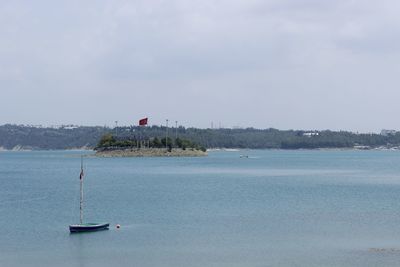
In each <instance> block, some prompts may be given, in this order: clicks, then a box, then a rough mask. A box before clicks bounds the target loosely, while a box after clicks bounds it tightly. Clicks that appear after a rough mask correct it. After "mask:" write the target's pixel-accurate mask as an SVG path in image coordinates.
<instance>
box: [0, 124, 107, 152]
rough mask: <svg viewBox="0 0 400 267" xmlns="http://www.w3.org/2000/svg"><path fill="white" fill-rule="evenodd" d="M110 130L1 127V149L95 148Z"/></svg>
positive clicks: (98, 128)
mask: <svg viewBox="0 0 400 267" xmlns="http://www.w3.org/2000/svg"><path fill="white" fill-rule="evenodd" d="M108 131H109V129H107V128H104V127H77V128H72V129H71V128H59V129H53V128H37V127H27V126H17V125H10V124H7V125H3V126H0V147H3V148H4V149H13V148H15V147H21V148H25V149H71V148H81V147H85V146H86V147H89V148H92V147H94V146H95V145H96V144H97V142H98V140H99V139H100V138H101V136H102V135H103V134H105V133H106V132H108Z"/></svg>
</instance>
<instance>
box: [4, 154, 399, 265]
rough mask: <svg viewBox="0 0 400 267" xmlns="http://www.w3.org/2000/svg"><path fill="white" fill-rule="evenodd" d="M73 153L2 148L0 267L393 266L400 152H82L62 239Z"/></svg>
mask: <svg viewBox="0 0 400 267" xmlns="http://www.w3.org/2000/svg"><path fill="white" fill-rule="evenodd" d="M82 153H88V152H79V151H78V152H77V151H68V152H66V151H58V152H0V182H1V183H0V184H1V185H0V216H1V217H0V229H1V237H0V266H111V265H113V266H144V267H146V266H167V267H168V266H171V267H172V266H173V267H179V266H182V267H183V266H185V267H186V266H187V267H191V266H194V267H200V266H207V267H209V266H216V267H217V266H221V267H227V266H229V267H235V266H251V267H252V266H260V267H261V266H310V267H312V266H318V267H319V266H399V264H400V152H396V151H274V150H269V151H254V150H249V151H239V152H213V153H210V155H209V157H205V158H109V159H103V158H87V159H85V170H86V175H85V200H86V202H85V204H86V207H85V220H86V221H88V222H90V221H95V222H96V221H100V222H102V221H108V222H110V223H111V228H110V230H109V231H102V232H96V233H89V234H74V235H71V234H69V231H68V225H69V224H71V223H77V222H78V221H79V168H80V157H79V155H80V154H82ZM240 154H248V155H249V156H250V158H248V159H246V158H240V157H239V155H240ZM116 224H121V229H119V230H117V229H116V228H115V225H116Z"/></svg>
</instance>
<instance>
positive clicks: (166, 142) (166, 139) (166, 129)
mask: <svg viewBox="0 0 400 267" xmlns="http://www.w3.org/2000/svg"><path fill="white" fill-rule="evenodd" d="M165 121H166V122H167V123H166V127H165V149H166V150H168V119H166V120H165Z"/></svg>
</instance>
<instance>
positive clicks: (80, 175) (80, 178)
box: [79, 169, 83, 180]
mask: <svg viewBox="0 0 400 267" xmlns="http://www.w3.org/2000/svg"><path fill="white" fill-rule="evenodd" d="M82 179H83V169H82V170H81V174H79V180H82Z"/></svg>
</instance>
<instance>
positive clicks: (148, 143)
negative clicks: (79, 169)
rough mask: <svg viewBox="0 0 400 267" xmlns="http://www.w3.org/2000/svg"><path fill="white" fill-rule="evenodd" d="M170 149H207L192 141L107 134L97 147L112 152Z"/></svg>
mask: <svg viewBox="0 0 400 267" xmlns="http://www.w3.org/2000/svg"><path fill="white" fill-rule="evenodd" d="M166 147H167V148H168V150H169V151H171V150H172V148H181V149H183V150H186V149H196V150H201V151H203V152H205V151H206V148H205V147H203V146H201V145H198V144H195V143H193V142H191V141H190V140H186V139H180V138H176V139H174V140H172V139H171V138H169V137H168V138H165V137H164V138H161V139H158V137H154V138H143V139H141V140H138V139H137V138H136V137H135V136H132V137H130V138H127V137H124V138H116V137H114V136H113V135H112V134H110V133H107V134H105V135H103V136H102V137H101V139H100V141H99V143H98V144H97V146H96V148H95V149H96V150H112V149H124V148H166Z"/></svg>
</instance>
